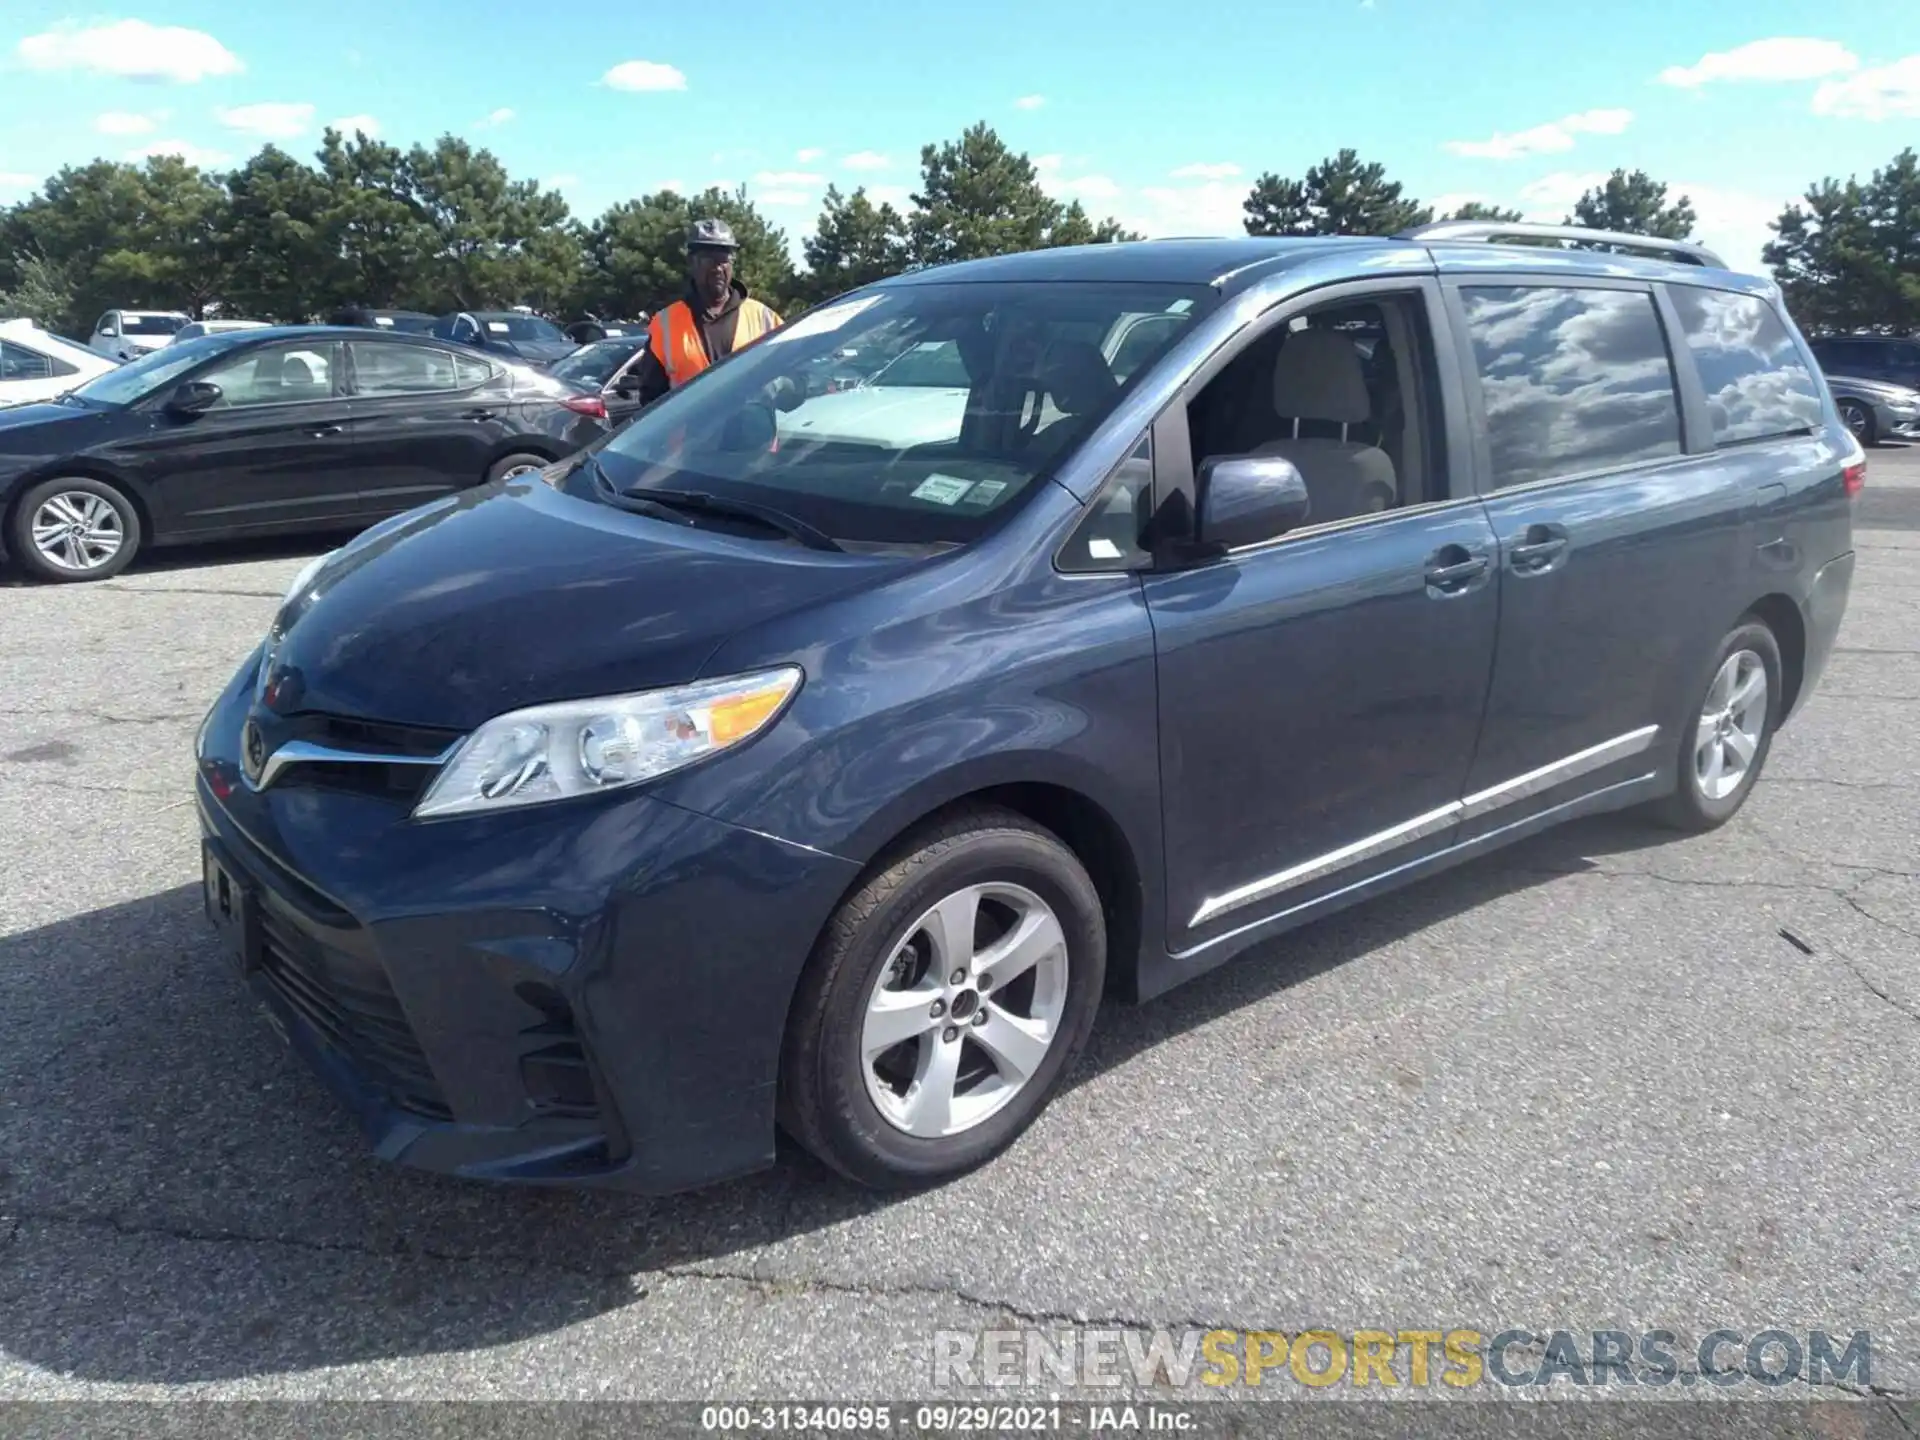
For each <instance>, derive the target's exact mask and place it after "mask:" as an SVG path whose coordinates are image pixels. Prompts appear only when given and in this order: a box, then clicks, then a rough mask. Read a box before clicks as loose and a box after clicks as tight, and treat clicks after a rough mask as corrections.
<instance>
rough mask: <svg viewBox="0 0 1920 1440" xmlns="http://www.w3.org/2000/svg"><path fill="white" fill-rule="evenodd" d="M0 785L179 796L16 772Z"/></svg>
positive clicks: (137, 787) (167, 797) (166, 797)
mask: <svg viewBox="0 0 1920 1440" xmlns="http://www.w3.org/2000/svg"><path fill="white" fill-rule="evenodd" d="M0 785H19V786H21V787H23V788H25V789H28V790H81V791H85V792H86V793H87V794H89V795H149V796H152V797H153V798H154V799H156V800H173V799H177V798H178V797H179V795H180V791H179V789H178V787H174V788H170V789H166V790H156V789H153V788H152V787H150V786H146V785H95V784H92V783H91V782H89V781H86V780H58V779H52V778H49V779H44V780H43V779H41V778H40V777H39V776H37V775H22V774H19V773H18V772H15V773H14V774H11V775H5V776H0ZM188 798H191V797H188Z"/></svg>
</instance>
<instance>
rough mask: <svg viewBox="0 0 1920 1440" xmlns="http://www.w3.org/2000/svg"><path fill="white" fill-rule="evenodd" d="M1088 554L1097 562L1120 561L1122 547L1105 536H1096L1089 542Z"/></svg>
mask: <svg viewBox="0 0 1920 1440" xmlns="http://www.w3.org/2000/svg"><path fill="white" fill-rule="evenodd" d="M1087 554H1089V555H1091V556H1092V557H1093V558H1094V559H1095V560H1118V559H1119V558H1120V547H1119V546H1118V545H1116V544H1114V543H1113V541H1111V540H1109V539H1107V537H1106V536H1104V535H1096V536H1094V537H1093V538H1092V539H1091V540H1089V541H1087Z"/></svg>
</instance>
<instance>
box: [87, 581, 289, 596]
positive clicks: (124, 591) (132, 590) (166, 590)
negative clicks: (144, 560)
mask: <svg viewBox="0 0 1920 1440" xmlns="http://www.w3.org/2000/svg"><path fill="white" fill-rule="evenodd" d="M94 588H95V589H98V590H111V591H113V592H114V593H115V594H119V595H235V596H239V597H240V598H242V599H246V600H278V599H280V598H281V592H280V591H278V590H222V589H217V588H212V587H209V586H202V585H154V586H145V585H115V584H114V583H112V582H111V581H107V582H104V583H102V584H100V585H97V586H95V587H94Z"/></svg>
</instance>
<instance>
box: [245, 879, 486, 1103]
mask: <svg viewBox="0 0 1920 1440" xmlns="http://www.w3.org/2000/svg"><path fill="white" fill-rule="evenodd" d="M260 930H261V939H262V942H263V943H262V946H261V954H260V973H261V975H262V976H263V977H264V978H265V979H266V980H267V982H268V983H269V984H270V985H272V986H273V989H274V993H275V994H277V995H278V996H279V997H280V999H281V1000H282V1001H284V1002H285V1003H286V1005H287V1007H288V1008H289V1009H291V1010H293V1011H294V1012H295V1013H296V1014H298V1015H299V1016H300V1017H301V1018H302V1019H304V1020H305V1021H306V1022H307V1023H308V1024H310V1025H311V1026H313V1028H314V1029H316V1030H318V1031H319V1032H320V1033H321V1034H322V1035H323V1036H325V1037H326V1039H327V1041H328V1042H329V1043H330V1044H332V1045H333V1046H334V1047H335V1048H336V1049H338V1050H340V1051H342V1052H343V1053H345V1054H346V1055H347V1056H348V1058H349V1059H351V1060H352V1061H353V1063H354V1065H355V1066H356V1068H358V1069H359V1070H360V1072H361V1074H362V1075H363V1076H364V1077H365V1078H366V1079H367V1080H369V1081H371V1082H372V1083H373V1084H374V1085H376V1086H378V1087H379V1088H380V1089H382V1090H384V1091H385V1092H386V1094H387V1097H388V1098H389V1099H390V1100H391V1101H392V1102H393V1103H394V1104H395V1105H397V1106H399V1107H400V1108H401V1109H404V1110H410V1111H412V1112H414V1113H415V1114H417V1115H423V1116H426V1117H428V1118H430V1119H434V1120H451V1119H452V1118H453V1111H452V1110H451V1109H450V1108H449V1107H448V1105H447V1101H446V1097H445V1095H443V1094H442V1093H441V1090H440V1083H439V1081H437V1080H436V1079H434V1076H433V1070H432V1068H431V1067H430V1066H428V1064H427V1057H426V1055H425V1054H424V1053H423V1052H422V1051H421V1049H420V1042H419V1041H418V1040H417V1039H415V1038H414V1033H413V1027H412V1026H411V1025H409V1024H408V1023H407V1017H406V1013H405V1012H404V1011H403V1010H401V1008H400V998H399V997H398V996H397V995H395V994H394V993H393V987H392V986H391V985H390V984H389V983H388V982H387V977H386V972H385V971H383V970H382V969H381V968H380V966H379V964H378V962H376V961H372V960H363V959H361V958H360V957H359V956H356V955H349V954H347V953H346V952H345V951H343V950H337V949H334V948H333V947H332V946H328V945H321V944H319V943H318V942H316V941H313V940H310V939H308V938H307V937H306V936H305V935H303V934H301V933H300V932H299V931H298V930H296V929H294V928H293V927H292V926H290V925H288V924H287V923H286V922H285V921H284V920H282V919H281V918H280V917H279V916H277V915H275V914H274V913H273V911H272V910H270V909H267V908H265V907H262V909H261V914H260Z"/></svg>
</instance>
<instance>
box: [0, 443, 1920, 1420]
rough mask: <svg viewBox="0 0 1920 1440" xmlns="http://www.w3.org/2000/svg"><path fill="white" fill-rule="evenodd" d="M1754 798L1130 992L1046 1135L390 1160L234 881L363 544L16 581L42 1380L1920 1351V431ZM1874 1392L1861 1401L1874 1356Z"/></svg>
mask: <svg viewBox="0 0 1920 1440" xmlns="http://www.w3.org/2000/svg"><path fill="white" fill-rule="evenodd" d="M1858 518H1859V522H1860V528H1859V529H1858V530H1857V532H1856V541H1857V544H1858V549H1859V552H1860V568H1859V572H1858V577H1857V580H1856V584H1855V588H1854V593H1853V597H1852V603H1851V607H1850V610H1849V613H1848V616H1847V621H1846V626H1845V629H1844V631H1843V633H1842V635H1841V639H1840V647H1839V651H1838V653H1837V654H1836V655H1835V657H1834V659H1833V662H1832V665H1831V668H1830V669H1829V670H1828V672H1827V675H1826V678H1825V680H1824V683H1823V684H1822V686H1821V688H1820V690H1819V692H1818V694H1817V695H1816V696H1815V697H1814V699H1813V700H1812V702H1811V703H1810V704H1809V705H1808V706H1807V708H1806V709H1805V710H1804V711H1803V713H1801V714H1800V715H1799V716H1798V717H1796V719H1795V720H1794V722H1793V723H1792V724H1791V725H1790V726H1789V727H1788V728H1787V730H1786V731H1785V732H1784V733H1783V734H1782V735H1781V737H1780V739H1779V741H1778V742H1777V744H1776V746H1775V749H1774V751H1773V754H1772V759H1771V762H1770V764H1769V767H1768V769H1767V772H1766V774H1765V777H1764V778H1763V780H1762V781H1761V783H1760V785H1759V788H1758V790H1757V791H1756V793H1755V794H1754V796H1753V798H1752V800H1751V801H1750V803H1749V804H1748V806H1747V808H1746V810H1745V811H1744V812H1743V814H1742V815H1741V816H1740V817H1739V818H1738V819H1737V820H1736V821H1735V822H1734V823H1733V824H1732V825H1731V826H1729V827H1727V828H1725V829H1723V830H1721V831H1719V832H1717V833H1715V834H1713V835H1710V836H1706V837H1701V838H1693V839H1676V838H1673V837H1672V836H1671V835H1669V834H1667V833H1665V832H1661V831H1656V830H1650V829H1648V828H1646V827H1645V826H1644V825H1642V824H1639V823H1637V822H1635V821H1633V820H1630V819H1622V818H1607V819H1602V820H1596V821H1590V822H1583V823H1579V824H1576V825H1574V826H1572V827H1570V828H1567V829H1564V830H1562V831H1559V832H1557V833H1554V834H1551V835H1548V836H1545V837H1542V838H1539V839H1536V840H1533V841H1530V842H1526V843H1524V844H1522V845H1520V846H1518V847H1515V848H1511V849H1508V850H1506V851H1504V852H1501V853H1499V854H1496V855H1493V856H1490V857H1488V858H1486V859H1484V860H1482V861H1479V862H1477V863H1475V864H1473V865H1471V866H1468V867H1466V868H1463V869H1460V870H1456V871H1454V872H1452V873H1449V874H1447V875H1444V876H1441V877H1438V878H1435V879H1432V880H1428V881H1426V882H1424V883H1422V884H1419V885H1417V886H1415V887H1413V888H1410V889H1407V890H1404V891H1402V892H1400V893H1398V894H1396V895H1393V896H1390V897H1388V898H1385V899H1383V900H1380V901H1377V902H1375V903H1372V904H1370V905H1367V906H1365V907H1363V908H1360V909H1357V910H1353V911H1350V912H1348V913H1346V914H1344V915H1341V916H1337V917H1334V918H1332V919H1329V920H1326V921H1323V922H1321V923H1319V924H1316V925H1314V926H1312V927H1311V928H1308V929H1306V930H1304V931H1301V932H1298V933H1296V934H1294V935H1292V936H1290V937H1288V938H1286V939H1284V940H1283V941H1281V942H1279V943H1276V944H1274V945H1271V946H1268V947H1266V948H1265V949H1263V950H1261V951H1259V952H1257V953H1255V954H1252V955H1250V956H1247V957H1245V958H1243V959H1241V960H1239V961H1237V962H1235V963H1234V964H1232V965H1230V966H1228V967H1227V968H1226V969H1224V970H1223V971H1220V972H1216V973H1215V974H1213V975H1211V976H1208V977H1206V978H1204V979H1202V980H1200V981H1197V982H1195V983H1194V984H1192V985H1190V986H1188V987H1186V988H1184V989H1182V990H1180V991H1177V992H1175V993H1174V994H1173V995H1171V996H1168V997H1166V998H1164V999H1162V1000H1160V1001H1158V1002H1155V1003H1153V1004H1151V1005H1148V1006H1144V1007H1138V1008H1134V1007H1123V1006H1111V1005H1110V1006H1109V1007H1107V1009H1106V1010H1105V1011H1104V1012H1103V1014H1102V1015H1101V1017H1100V1021H1099V1024H1098V1026H1097V1029H1096V1034H1095V1038H1094V1042H1093V1044H1092V1048H1091V1052H1090V1054H1089V1055H1088V1057H1087V1059H1086V1060H1085V1061H1084V1062H1083V1064H1082V1065H1081V1066H1080V1068H1079V1070H1078V1072H1077V1074H1076V1075H1075V1076H1074V1077H1073V1080H1072V1083H1071V1087H1070V1089H1069V1090H1068V1092H1067V1093H1065V1094H1064V1095H1062V1096H1061V1097H1060V1099H1059V1100H1058V1101H1057V1102H1056V1103H1055V1104H1054V1106H1053V1107H1052V1108H1051V1110H1050V1111H1049V1112H1048V1113H1047V1114H1046V1115H1045V1116H1044V1117H1043V1118H1042V1119H1041V1121H1040V1122H1039V1123H1038V1124H1037V1125H1036V1126H1035V1127H1034V1128H1033V1129H1032V1130H1031V1131H1030V1132H1029V1133H1028V1135H1027V1136H1026V1138H1025V1139H1024V1140H1023V1141H1022V1142H1021V1143H1020V1144H1019V1145H1018V1146H1017V1147H1016V1148H1015V1149H1014V1150H1013V1151H1012V1152H1011V1153H1009V1154H1008V1155H1007V1156H1006V1157H1005V1158H1004V1159H1002V1160H1001V1161H1000V1162H998V1163H997V1164H994V1165H993V1166H991V1167H989V1168H987V1169H986V1170H984V1171H981V1172H979V1173H977V1174H975V1175H972V1176H970V1177H968V1178H966V1179H964V1180H961V1181H959V1182H957V1183H955V1184H952V1185H949V1186H947V1187H945V1188H943V1189H940V1190H938V1191H935V1192H931V1193H925V1194H920V1195H916V1196H913V1197H910V1198H904V1199H890V1200H881V1199H876V1198H874V1197H871V1196H868V1195H866V1194H864V1193H862V1192H859V1191H856V1190H854V1189H852V1188H851V1187H849V1186H846V1185H844V1184H842V1183H840V1182H838V1181H836V1180H834V1179H832V1178H830V1177H828V1176H827V1175H825V1174H823V1173H822V1172H821V1170H820V1169H819V1168H818V1167H817V1166H815V1165H813V1164H812V1163H810V1162H808V1161H806V1160H804V1159H801V1158H797V1157H796V1158H790V1159H788V1160H786V1161H784V1162H783V1163H782V1164H781V1165H780V1166H779V1167H778V1168H777V1169H775V1170H773V1171H772V1172H770V1173H767V1174H765V1175H762V1176H758V1177H755V1178H753V1179H750V1180H747V1181H744V1182H741V1183H737V1184H732V1185H727V1186H723V1187H720V1188H718V1189H714V1190H711V1191H707V1192H703V1193H699V1194H694V1195H688V1196H682V1197H677V1198H673V1199H667V1200H658V1201H646V1200H634V1199H626V1198H621V1197H610V1196H604V1195H582V1194H570V1193H559V1192H547V1191H526V1190H506V1189H499V1188H492V1187H485V1186H480V1185H475V1184H466V1183H460V1182H455V1181H449V1180H444V1179H439V1178H435V1177H430V1176H423V1175H419V1174H415V1173H411V1172H407V1171H403V1170H398V1169H395V1168H392V1167H389V1166H386V1165H382V1164H379V1163H376V1162H375V1161H374V1160H372V1159H370V1158H369V1157H368V1156H367V1155H366V1154H365V1153H364V1152H363V1150H362V1147H361V1143H360V1139H359V1136H358V1133H357V1132H356V1131H355V1130H354V1129H353V1127H352V1126H351V1124H350V1122H349V1121H348V1120H347V1119H346V1117H345V1116H344V1114H343V1113H342V1112H341V1111H339V1110H338V1109H337V1108H336V1106H335V1105H334V1103H333V1102H332V1101H331V1099H330V1098H329V1096H328V1095H327V1094H326V1092H324V1091H323V1090H322V1089H321V1087H320V1085H319V1084H318V1083H317V1082H316V1081H315V1080H314V1079H312V1078H311V1077H310V1076H309V1075H308V1074H307V1073H306V1072H305V1070H304V1069H303V1068H302V1067H301V1066H300V1065H299V1064H298V1063H297V1062H296V1061H295V1060H294V1059H293V1058H292V1057H291V1056H290V1054H289V1053H288V1052H287V1051H286V1050H285V1049H284V1048H283V1047H282V1045H281V1043H280V1042H279V1041H278V1039H276V1037H275V1034H274V1032H273V1031H272V1029H270V1027H269V1026H268V1024H267V1023H266V1021H265V1020H264V1019H263V1018H262V1017H261V1015H260V1014H259V1013H258V1010H257V1008H256V1007H255V1005H254V1003H253V1001H252V1000H251V999H250V998H249V997H248V995H247V994H246V993H245V992H244V991H243V990H242V988H241V986H240V984H239V982H238V981H237V980H236V979H235V977H234V976H233V975H232V973H231V972H230V970H229V969H228V968H227V967H226V965H225V963H224V962H223V961H222V959H221V958H220V956H219V954H218V952H217V950H216V947H215V945H214V943H213V940H212V938H211V936H210V934H209V933H208V931H207V928H206V924H205V921H204V919H203V917H202V915H201V913H200V900H199V893H198V889H197V879H198V851H197V848H196V836H195V827H194V820H193V811H192V806H191V800H190V798H189V797H190V788H189V755H190V748H191V741H192V735H193V731H194V728H195V726H196V725H197V724H198V722H199V720H200V717H201V715H202V714H203V713H204V711H205V708H206V706H207V704H208V702H209V700H210V699H211V698H212V696H213V695H214V693H215V692H216V691H217V689H218V688H219V687H220V685H221V684H222V683H223V682H224V680H225V679H226V677H227V676H228V675H229V674H230V673H231V670H232V668H233V667H234V665H236V664H237V663H238V662H239V661H240V659H241V658H242V657H243V656H244V655H245V654H246V653H247V652H248V651H249V649H250V648H251V647H252V646H253V644H254V643H255V641H256V639H257V638H258V636H259V634H260V632H261V630H262V628H263V626H264V624H265V622H266V620H267V618H268V615H269V613H270V611H271V609H272V606H273V604H274V602H275V600H276V599H277V598H278V596H279V595H280V593H281V591H282V589H283V587H284V586H285V584H286V583H287V582H288V580H289V579H290V578H291V577H292V575H293V573H294V571H295V570H296V569H298V567H299V566H300V564H301V563H302V561H303V560H304V559H305V558H306V556H308V555H310V554H313V553H316V552H317V550H318V549H319V548H321V547H320V546H319V545H317V544H313V545H298V546H278V547H274V548H271V549H262V548H260V547H253V548H250V549H237V550H236V549H224V550H211V551H198V552H193V553H189V554H176V555H170V556H167V557H165V558H163V559H161V560H158V561H156V562H153V563H148V564H145V565H142V566H140V567H138V568H136V569H135V570H133V571H132V572H130V573H128V574H126V575H123V576H121V577H120V578H118V579H116V580H113V581H110V582H107V583H104V584H99V585H92V586H74V587H43V586H34V585H28V584H24V583H21V582H20V581H18V579H17V577H12V576H10V577H8V579H7V581H6V582H5V583H4V584H0V857H4V859H3V860H0V996H4V999H0V1017H3V1019H0V1399H9V1398H10V1399H23V1398H52V1397H62V1396H70V1397H104V1396H152V1397H158V1396H165V1397H183V1396H194V1395H199V1396H234V1397H263V1398H264V1397H314V1396H355V1397H407V1398H427V1397H455V1398H508V1397H511V1398H565V1397H577V1398H614V1397H620V1398H644V1397H673V1398H692V1397H729V1396H736V1395H742V1394H747V1395H757V1396H783V1395H804V1396H814V1397H819V1398H844V1397H855V1396H868V1397H904V1396H920V1395H923V1394H926V1393H928V1392H929V1391H930V1388H931V1379H932V1376H931V1369H930V1364H931V1361H930V1355H931V1346H932V1337H933V1335H934V1333H935V1332H936V1331H951V1330H967V1331H974V1330H979V1329H982V1328H1001V1327H1009V1326H1021V1325H1044V1326H1049V1327H1053V1326H1061V1327H1071V1326H1075V1325H1082V1326H1084V1325H1092V1326H1127V1327H1150V1326H1154V1325H1187V1324H1199V1325H1220V1326H1224V1327H1228V1328H1235V1329H1271V1330H1278V1331H1283V1332H1288V1333H1292V1332H1295V1331H1298V1330H1300V1329H1302V1328H1305V1327H1309V1326H1319V1327H1331V1328H1334V1329H1350V1328H1358V1327H1367V1326H1379V1327H1382V1328H1386V1329H1389V1330H1392V1329H1423V1328H1429V1327H1430V1328H1433V1329H1448V1328H1455V1327H1460V1326H1468V1327H1472V1328H1477V1329H1480V1330H1482V1331H1485V1332H1487V1333H1492V1332H1494V1331H1498V1330H1501V1329H1503V1328H1506V1327H1508V1326H1515V1327H1521V1328H1527V1329H1531V1330H1534V1331H1546V1330H1551V1329H1555V1328H1564V1329H1570V1330H1575V1331H1581V1332H1585V1331H1589V1330H1594V1329H1611V1328H1619V1329H1625V1330H1630V1331H1631V1330H1644V1329H1648V1328H1658V1327H1666V1328H1671V1329H1674V1330H1677V1331H1680V1332H1682V1333H1690V1334H1702V1333H1705V1332H1707V1331H1710V1330H1712V1329H1714V1328H1717V1327H1721V1326H1725V1327H1727V1328H1730V1329H1733V1330H1737V1331H1739V1332H1741V1333H1743V1334H1748V1335H1751V1334H1753V1333H1755V1332H1757V1331H1760V1330H1763V1329H1766V1328H1769V1327H1778V1328H1782V1329H1785V1330H1788V1331H1792V1332H1796V1333H1799V1334H1802V1335H1804V1334H1805V1333H1806V1332H1807V1331H1809V1330H1814V1329H1825V1330H1831V1331H1838V1332H1841V1333H1842V1334H1843V1335H1844V1334H1846V1333H1849V1332H1852V1331H1856V1330H1862V1329H1864V1330H1868V1331H1870V1332H1871V1334H1872V1337H1873V1342H1872V1343H1873V1350H1872V1376H1871V1388H1873V1389H1876V1390H1881V1391H1885V1392H1889V1393H1891V1394H1895V1395H1909V1396H1911V1395H1913V1394H1914V1393H1915V1391H1916V1390H1920V1313H1916V1312H1917V1311H1920V1302H1917V1301H1916V1296H1920V1109H1916V1106H1915V1104H1914V1097H1915V1095H1916V1094H1920V446H1915V447H1907V448H1904V449H1891V448H1889V449H1880V450H1876V451H1875V452H1874V453H1873V455H1872V458H1871V470H1870V476H1869V482H1868V489H1867V492H1866V494H1865V495H1864V496H1863V497H1862V499H1861V501H1860V502H1859V511H1858ZM1827 1393H1829V1394H1830V1393H1832V1392H1830V1391H1829V1392H1827Z"/></svg>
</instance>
